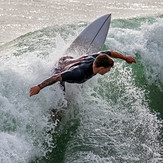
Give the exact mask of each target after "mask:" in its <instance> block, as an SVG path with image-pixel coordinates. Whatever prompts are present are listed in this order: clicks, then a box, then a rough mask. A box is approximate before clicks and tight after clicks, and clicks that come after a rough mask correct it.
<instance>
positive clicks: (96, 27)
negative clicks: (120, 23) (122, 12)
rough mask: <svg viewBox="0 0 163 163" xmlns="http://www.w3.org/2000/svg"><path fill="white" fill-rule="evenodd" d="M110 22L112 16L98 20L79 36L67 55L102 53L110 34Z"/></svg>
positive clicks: (105, 16) (67, 51) (108, 15)
mask: <svg viewBox="0 0 163 163" xmlns="http://www.w3.org/2000/svg"><path fill="white" fill-rule="evenodd" d="M110 21H111V14H107V15H104V16H102V17H100V18H98V19H96V20H95V21H94V22H92V23H91V24H90V25H89V26H88V27H86V28H85V29H84V30H83V31H82V32H81V33H80V34H79V36H78V37H77V38H76V39H75V40H74V41H73V42H72V44H71V45H70V47H69V48H68V49H67V50H66V53H76V54H79V55H85V54H88V55H89V54H90V53H91V54H92V53H96V52H98V51H101V50H102V48H103V46H104V42H105V40H106V36H107V34H108V30H109V27H110Z"/></svg>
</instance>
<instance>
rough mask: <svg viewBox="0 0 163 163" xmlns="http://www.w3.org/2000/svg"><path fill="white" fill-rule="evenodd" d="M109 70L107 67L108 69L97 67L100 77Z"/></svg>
mask: <svg viewBox="0 0 163 163" xmlns="http://www.w3.org/2000/svg"><path fill="white" fill-rule="evenodd" d="M110 69H111V67H110V66H109V67H107V68H104V67H99V72H98V73H99V74H100V75H104V74H106V73H107V72H109V71H110Z"/></svg>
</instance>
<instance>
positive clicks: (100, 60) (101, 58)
mask: <svg viewBox="0 0 163 163" xmlns="http://www.w3.org/2000/svg"><path fill="white" fill-rule="evenodd" d="M94 63H95V66H96V67H104V68H108V67H113V66H114V61H113V60H112V59H111V58H110V57H109V56H108V55H107V54H99V55H98V56H97V57H96V59H95V61H94Z"/></svg>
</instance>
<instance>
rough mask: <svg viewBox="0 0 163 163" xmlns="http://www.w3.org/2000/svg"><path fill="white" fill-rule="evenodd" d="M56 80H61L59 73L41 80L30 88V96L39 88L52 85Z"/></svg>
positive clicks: (37, 91)
mask: <svg viewBox="0 0 163 163" xmlns="http://www.w3.org/2000/svg"><path fill="white" fill-rule="evenodd" d="M58 81H62V77H61V75H60V74H56V75H54V76H52V77H50V78H48V79H46V80H45V81H43V82H42V83H40V84H39V85H37V86H34V87H32V88H31V89H30V96H33V95H36V94H38V93H39V92H40V90H41V89H43V88H45V87H47V86H49V85H52V84H54V83H56V82H58Z"/></svg>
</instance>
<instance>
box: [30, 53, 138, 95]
mask: <svg viewBox="0 0 163 163" xmlns="http://www.w3.org/2000/svg"><path fill="white" fill-rule="evenodd" d="M112 58H120V59H123V60H125V61H126V62H127V63H129V64H131V63H136V60H135V59H134V58H133V57H131V56H127V55H123V54H121V53H120V52H117V51H114V50H110V51H109V50H108V51H102V52H99V53H97V54H93V55H88V56H82V57H80V58H78V59H74V58H73V57H70V56H65V57H62V58H61V59H60V60H59V63H58V67H57V68H56V69H55V75H53V76H51V77H50V78H48V79H46V80H45V81H43V82H42V83H40V84H38V85H36V86H34V87H32V88H31V89H30V96H33V95H36V94H38V93H39V92H40V90H41V89H43V88H45V87H47V86H49V85H52V84H54V83H56V82H58V81H60V82H61V84H62V85H63V86H64V82H68V83H79V84H80V83H84V82H85V81H87V80H88V79H90V78H92V77H93V76H95V75H96V74H101V75H104V74H105V73H107V72H109V71H110V70H111V68H112V67H113V65H114V61H113V59H112Z"/></svg>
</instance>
